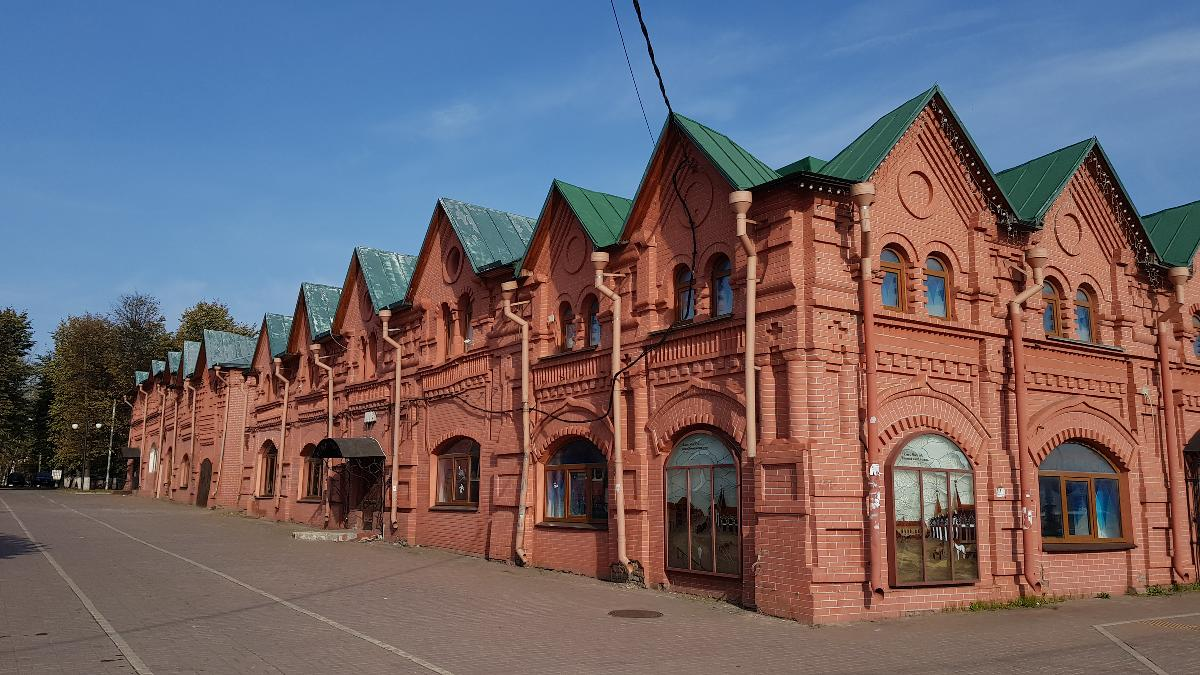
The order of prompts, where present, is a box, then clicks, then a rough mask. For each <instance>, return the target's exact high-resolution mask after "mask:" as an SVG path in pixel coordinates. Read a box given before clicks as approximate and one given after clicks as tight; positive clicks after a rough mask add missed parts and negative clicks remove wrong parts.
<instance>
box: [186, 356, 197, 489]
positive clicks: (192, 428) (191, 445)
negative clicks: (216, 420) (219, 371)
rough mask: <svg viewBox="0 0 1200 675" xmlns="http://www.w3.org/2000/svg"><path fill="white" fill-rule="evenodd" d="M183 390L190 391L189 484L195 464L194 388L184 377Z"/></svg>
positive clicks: (189, 483)
mask: <svg viewBox="0 0 1200 675" xmlns="http://www.w3.org/2000/svg"><path fill="white" fill-rule="evenodd" d="M183 390H184V391H185V392H188V391H190V392H192V407H191V415H192V418H191V422H190V426H189V427H188V433H190V434H191V437H190V439H191V440H189V441H188V457H190V458H191V460H190V461H189V462H188V485H189V486H190V485H191V484H192V477H191V472H192V465H193V464H196V388H195V387H193V386H192V382H191V380H189V379H186V378H185V379H184V380H183Z"/></svg>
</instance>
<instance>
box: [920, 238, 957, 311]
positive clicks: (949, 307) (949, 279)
mask: <svg viewBox="0 0 1200 675" xmlns="http://www.w3.org/2000/svg"><path fill="white" fill-rule="evenodd" d="M930 260H932V261H934V262H936V263H937V264H938V265H941V267H942V269H941V270H935V269H932V268H930V267H929V261H930ZM929 277H938V278H940V279H941V280H942V290H943V291H944V292H945V297H944V298H942V302H943V303H944V304H945V305H946V314H945V316H937V315H936V314H930V313H929V299H928V297H927V298H926V300H925V313H926V314H929V316H931V317H934V318H937V319H953V318H954V300H953V298H954V276H953V274H952V273H951V271H950V265H949V264H947V263H946V259H945V258H943V257H942V256H940V255H937V254H934V255H930V256H929V257H927V258H925V293H926V295H928V293H929Z"/></svg>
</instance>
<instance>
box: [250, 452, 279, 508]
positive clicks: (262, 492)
mask: <svg viewBox="0 0 1200 675" xmlns="http://www.w3.org/2000/svg"><path fill="white" fill-rule="evenodd" d="M258 458H259V462H260V463H259V468H258V489H257V490H256V491H255V494H254V496H256V497H260V498H267V497H274V496H275V479H276V477H277V475H278V472H279V450H278V449H277V448H276V447H275V446H274V445H271V446H270V447H269V448H267V449H265V450H263V451H262V452H260V453H258Z"/></svg>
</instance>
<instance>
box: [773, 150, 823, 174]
mask: <svg viewBox="0 0 1200 675" xmlns="http://www.w3.org/2000/svg"><path fill="white" fill-rule="evenodd" d="M828 163H829V162H827V161H825V160H823V159H819V158H817V157H813V156H812V155H809V156H808V157H805V158H804V159H799V160H796V161H795V162H792V163H791V164H788V165H787V166H782V167H779V168H778V169H775V172H776V173H778V174H779V175H780V176H790V175H792V174H794V173H819V172H820V171H821V169H822V168H824V166H825V165H826V164H828Z"/></svg>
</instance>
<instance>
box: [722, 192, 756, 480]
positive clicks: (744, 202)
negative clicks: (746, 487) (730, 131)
mask: <svg viewBox="0 0 1200 675" xmlns="http://www.w3.org/2000/svg"><path fill="white" fill-rule="evenodd" d="M753 201H754V195H753V194H752V193H751V192H750V191H749V190H738V191H736V192H730V193H729V207H730V208H732V209H733V215H734V217H735V218H736V219H737V238H738V240H739V241H741V242H742V250H743V251H745V252H746V353H745V354H743V355H742V362H743V365H744V366H745V370H746V386H745V389H746V456H747V457H749V458H750V459H751V460H753V459H754V457H755V456H756V455H757V454H758V386H757V385H758V380H757V378H756V377H755V375H756V372H755V371H756V370H757V367H756V366H755V365H754V348H755V338H754V328H755V322H756V321H757V312H758V310H757V305H758V249H757V248H756V247H755V246H754V242H753V241H752V240H751V239H750V235H748V234H746V223H747V222H748V221H747V220H746V212H747V211H749V210H750V204H751V202H753Z"/></svg>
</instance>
